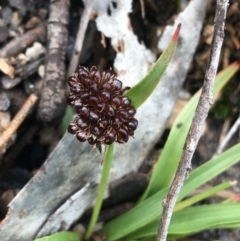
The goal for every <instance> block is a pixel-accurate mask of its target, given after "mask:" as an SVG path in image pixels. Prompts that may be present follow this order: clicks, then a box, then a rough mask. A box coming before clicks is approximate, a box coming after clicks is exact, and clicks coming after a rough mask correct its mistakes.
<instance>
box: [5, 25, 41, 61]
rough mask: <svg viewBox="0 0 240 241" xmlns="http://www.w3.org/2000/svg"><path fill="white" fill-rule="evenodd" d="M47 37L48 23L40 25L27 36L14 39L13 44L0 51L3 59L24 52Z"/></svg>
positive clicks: (27, 33) (26, 34)
mask: <svg viewBox="0 0 240 241" xmlns="http://www.w3.org/2000/svg"><path fill="white" fill-rule="evenodd" d="M45 35H46V22H44V23H42V24H40V25H39V26H38V27H36V28H34V29H33V30H30V31H28V32H26V33H25V34H23V35H21V36H19V37H16V38H14V39H13V40H12V41H11V42H9V43H8V44H7V45H5V46H4V47H3V48H2V49H1V50H0V57H1V58H8V57H11V56H14V55H17V54H18V53H20V52H21V51H22V50H24V49H26V48H27V47H28V46H30V45H31V44H32V43H33V42H35V41H38V40H44V37H45Z"/></svg>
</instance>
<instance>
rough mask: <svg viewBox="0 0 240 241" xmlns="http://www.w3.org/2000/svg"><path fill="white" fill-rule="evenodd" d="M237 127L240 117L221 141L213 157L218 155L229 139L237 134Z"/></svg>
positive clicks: (239, 124) (239, 123)
mask: <svg viewBox="0 0 240 241" xmlns="http://www.w3.org/2000/svg"><path fill="white" fill-rule="evenodd" d="M239 126H240V117H239V118H238V119H237V120H236V122H235V123H234V125H233V126H232V128H231V129H230V131H229V132H228V134H227V135H226V137H225V138H224V139H223V141H222V143H221V144H220V146H219V147H218V149H217V151H216V154H215V155H214V157H215V156H217V155H219V154H220V153H221V152H222V151H223V149H224V148H225V146H226V145H227V143H228V142H229V141H230V139H231V138H232V137H233V135H234V134H235V133H236V132H237V130H238V128H239Z"/></svg>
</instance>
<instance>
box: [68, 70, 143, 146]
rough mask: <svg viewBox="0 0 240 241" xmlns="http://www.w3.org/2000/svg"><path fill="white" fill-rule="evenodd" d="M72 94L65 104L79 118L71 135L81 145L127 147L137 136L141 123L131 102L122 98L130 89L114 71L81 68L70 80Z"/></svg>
mask: <svg viewBox="0 0 240 241" xmlns="http://www.w3.org/2000/svg"><path fill="white" fill-rule="evenodd" d="M67 81H68V85H69V87H70V94H69V95H68V97H67V99H66V101H67V103H68V104H69V105H71V106H72V107H73V108H74V109H75V111H76V113H77V117H76V118H75V119H74V120H73V121H72V122H71V123H70V124H69V127H68V131H69V133H71V134H75V135H76V138H77V139H78V140H79V141H80V142H84V141H88V142H89V143H90V144H91V145H95V146H96V147H99V146H101V144H106V145H110V144H112V143H113V142H115V141H116V142H119V143H126V142H127V141H128V139H129V136H133V135H134V131H135V130H136V128H137V126H138V122H137V120H136V119H135V118H133V117H134V115H135V113H136V110H135V108H134V107H133V106H131V100H130V99H129V98H128V97H126V96H123V93H124V92H125V91H127V90H129V89H130V87H124V88H123V87H122V82H121V81H120V80H119V79H117V78H116V75H115V74H114V72H113V71H112V70H107V71H103V70H98V69H97V68H96V67H95V66H93V67H92V68H91V69H90V70H89V69H88V68H85V67H82V66H79V67H78V69H77V71H76V73H75V74H74V75H73V76H70V77H69V78H68V80H67Z"/></svg>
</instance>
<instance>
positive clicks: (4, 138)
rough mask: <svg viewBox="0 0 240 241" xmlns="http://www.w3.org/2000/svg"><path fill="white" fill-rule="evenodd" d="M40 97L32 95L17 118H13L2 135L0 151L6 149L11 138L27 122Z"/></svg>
mask: <svg viewBox="0 0 240 241" xmlns="http://www.w3.org/2000/svg"><path fill="white" fill-rule="evenodd" d="M37 100H38V97H37V96H36V95H35V94H31V95H30V96H29V97H28V99H27V100H26V102H25V103H24V105H23V106H22V108H21V109H20V110H19V112H18V113H17V114H16V116H15V117H14V118H13V120H12V121H11V123H10V124H9V126H8V127H7V129H6V130H5V131H4V132H3V133H2V134H1V139H0V150H1V149H2V148H4V147H5V145H6V144H7V143H8V141H9V140H10V138H11V136H12V135H13V134H14V133H15V132H16V131H17V129H18V127H19V126H20V125H21V124H22V122H23V121H24V120H25V118H26V116H27V115H28V113H29V111H30V110H31V109H32V107H33V106H34V104H35V103H36V101H37Z"/></svg>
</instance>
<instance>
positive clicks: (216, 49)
mask: <svg viewBox="0 0 240 241" xmlns="http://www.w3.org/2000/svg"><path fill="white" fill-rule="evenodd" d="M227 6H228V0H218V1H217V6H216V13H215V19H214V33H213V40H212V44H211V53H210V58H209V61H208V65H207V69H206V73H205V77H204V83H203V88H202V93H201V96H200V100H199V103H198V105H197V108H196V112H195V115H194V117H193V121H192V124H191V127H190V130H189V132H188V135H187V138H186V142H185V145H184V150H183V153H182V156H181V160H180V163H179V166H178V169H177V172H176V174H175V177H174V179H173V182H172V185H171V187H170V190H169V193H168V195H167V197H166V198H165V199H164V200H163V214H162V218H161V222H160V225H159V229H158V233H157V237H156V240H157V241H165V240H166V238H167V232H168V227H169V224H170V219H171V217H172V212H173V209H174V205H175V203H176V201H177V198H178V194H179V192H180V190H181V188H182V186H183V183H184V181H185V180H186V179H187V177H188V174H189V171H190V170H191V159H192V156H193V153H194V151H195V149H196V146H197V143H198V141H199V138H200V136H201V133H202V129H203V125H204V122H205V120H206V117H207V115H208V111H209V109H210V107H211V105H212V103H213V97H212V95H213V84H214V80H215V77H216V72H217V67H218V62H219V56H220V52H221V47H222V43H223V38H224V26H225V18H226V12H227Z"/></svg>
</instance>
